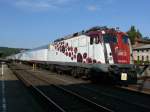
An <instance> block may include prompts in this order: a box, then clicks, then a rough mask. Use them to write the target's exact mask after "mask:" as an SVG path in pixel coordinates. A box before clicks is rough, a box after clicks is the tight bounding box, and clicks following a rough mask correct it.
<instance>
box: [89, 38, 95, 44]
mask: <svg viewBox="0 0 150 112" xmlns="http://www.w3.org/2000/svg"><path fill="white" fill-rule="evenodd" d="M93 42H94V38H92V37H91V38H90V44H91V45H92V44H93Z"/></svg>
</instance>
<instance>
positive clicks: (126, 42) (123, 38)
mask: <svg viewBox="0 0 150 112" xmlns="http://www.w3.org/2000/svg"><path fill="white" fill-rule="evenodd" d="M122 42H123V43H124V44H128V36H123V37H122Z"/></svg>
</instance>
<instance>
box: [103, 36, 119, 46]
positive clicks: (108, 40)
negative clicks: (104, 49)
mask: <svg viewBox="0 0 150 112" xmlns="http://www.w3.org/2000/svg"><path fill="white" fill-rule="evenodd" d="M104 42H105V43H114V44H115V43H117V37H116V36H112V35H105V36H104Z"/></svg>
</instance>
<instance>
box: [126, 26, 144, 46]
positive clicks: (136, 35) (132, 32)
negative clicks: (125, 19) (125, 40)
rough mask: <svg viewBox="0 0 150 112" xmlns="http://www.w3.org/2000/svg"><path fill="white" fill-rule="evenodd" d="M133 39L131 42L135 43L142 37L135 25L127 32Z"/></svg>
mask: <svg viewBox="0 0 150 112" xmlns="http://www.w3.org/2000/svg"><path fill="white" fill-rule="evenodd" d="M127 34H128V35H129V38H130V40H131V44H134V43H135V39H136V38H142V34H141V33H140V31H139V30H136V28H135V26H131V28H130V30H129V31H128V32H127Z"/></svg>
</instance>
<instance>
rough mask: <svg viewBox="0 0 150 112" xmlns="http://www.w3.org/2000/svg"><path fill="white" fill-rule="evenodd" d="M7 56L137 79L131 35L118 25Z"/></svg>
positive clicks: (95, 76)
mask: <svg viewBox="0 0 150 112" xmlns="http://www.w3.org/2000/svg"><path fill="white" fill-rule="evenodd" d="M7 58H8V59H10V60H17V61H22V62H24V63H30V64H36V65H37V66H39V67H45V68H47V69H49V70H51V71H54V72H58V73H60V74H61V73H65V74H69V75H72V76H74V77H76V78H86V79H90V80H92V81H95V80H96V81H99V82H111V83H115V84H121V85H122V84H125V85H128V84H135V83H136V82H137V73H136V69H135V65H134V63H133V54H132V47H131V43H130V39H129V37H128V35H127V34H126V33H125V32H122V31H120V30H118V29H115V28H108V27H100V26H96V27H92V28H90V29H88V30H86V31H81V32H77V33H74V34H71V35H68V36H65V37H63V38H59V39H56V40H54V41H53V42H51V43H50V44H48V45H45V46H42V47H38V48H35V49H31V50H27V51H23V52H21V53H18V54H15V55H11V56H9V57H7Z"/></svg>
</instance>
